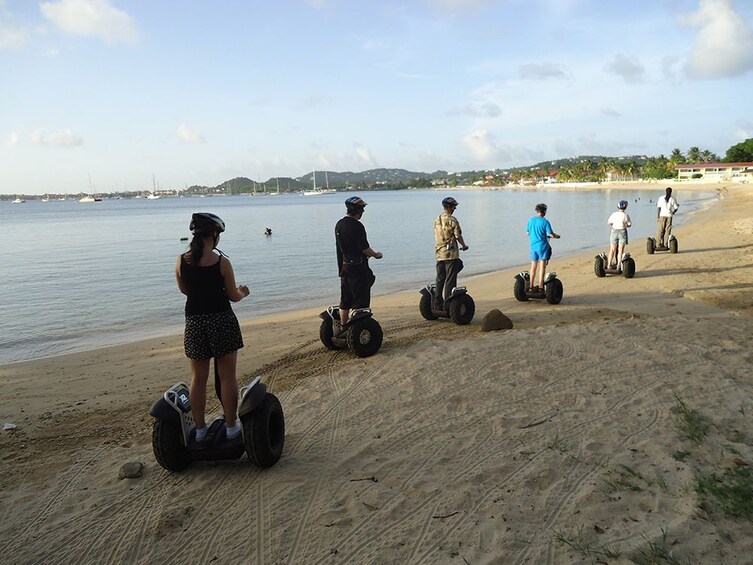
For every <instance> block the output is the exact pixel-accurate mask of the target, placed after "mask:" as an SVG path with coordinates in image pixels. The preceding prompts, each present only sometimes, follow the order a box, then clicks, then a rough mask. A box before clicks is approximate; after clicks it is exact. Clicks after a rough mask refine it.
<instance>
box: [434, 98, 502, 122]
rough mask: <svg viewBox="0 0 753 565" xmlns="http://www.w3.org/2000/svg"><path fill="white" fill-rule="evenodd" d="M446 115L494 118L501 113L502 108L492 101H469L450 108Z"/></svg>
mask: <svg viewBox="0 0 753 565" xmlns="http://www.w3.org/2000/svg"><path fill="white" fill-rule="evenodd" d="M447 115H448V116H458V115H460V116H471V117H473V118H496V117H497V116H500V115H502V108H500V107H499V106H498V105H497V104H495V103H494V102H471V103H469V104H466V105H465V106H461V107H459V108H452V109H451V110H450V111H449V112H447Z"/></svg>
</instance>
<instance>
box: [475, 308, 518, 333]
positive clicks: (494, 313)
mask: <svg viewBox="0 0 753 565" xmlns="http://www.w3.org/2000/svg"><path fill="white" fill-rule="evenodd" d="M511 329H512V320H511V319H510V318H508V317H507V316H505V315H504V314H503V313H502V312H500V311H499V310H498V309H496V308H495V309H494V310H491V311H490V312H489V313H487V314H486V316H484V319H483V320H482V322H481V331H482V332H492V331H496V330H511Z"/></svg>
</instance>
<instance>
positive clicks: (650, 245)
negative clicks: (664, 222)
mask: <svg viewBox="0 0 753 565" xmlns="http://www.w3.org/2000/svg"><path fill="white" fill-rule="evenodd" d="M654 245H655V242H654V240H653V239H651V238H650V237H649V238H648V239H647V240H646V253H648V254H649V255H653V254H654V250H655V247H654Z"/></svg>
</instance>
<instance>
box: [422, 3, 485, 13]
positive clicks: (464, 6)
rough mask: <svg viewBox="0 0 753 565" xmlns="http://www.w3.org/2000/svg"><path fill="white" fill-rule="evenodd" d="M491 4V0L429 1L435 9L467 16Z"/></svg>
mask: <svg viewBox="0 0 753 565" xmlns="http://www.w3.org/2000/svg"><path fill="white" fill-rule="evenodd" d="M492 3H493V0H430V4H433V5H434V6H435V7H436V8H438V9H440V10H442V11H444V12H451V13H453V14H467V13H468V12H472V11H475V10H477V9H479V8H482V7H484V6H486V5H488V4H492Z"/></svg>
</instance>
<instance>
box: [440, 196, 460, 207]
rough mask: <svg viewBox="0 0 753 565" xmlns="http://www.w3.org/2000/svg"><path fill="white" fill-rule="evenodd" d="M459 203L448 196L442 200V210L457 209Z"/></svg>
mask: <svg viewBox="0 0 753 565" xmlns="http://www.w3.org/2000/svg"><path fill="white" fill-rule="evenodd" d="M457 206H458V201H457V200H455V199H454V198H453V197H452V196H448V197H447V198H444V199H443V200H442V208H457Z"/></svg>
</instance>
